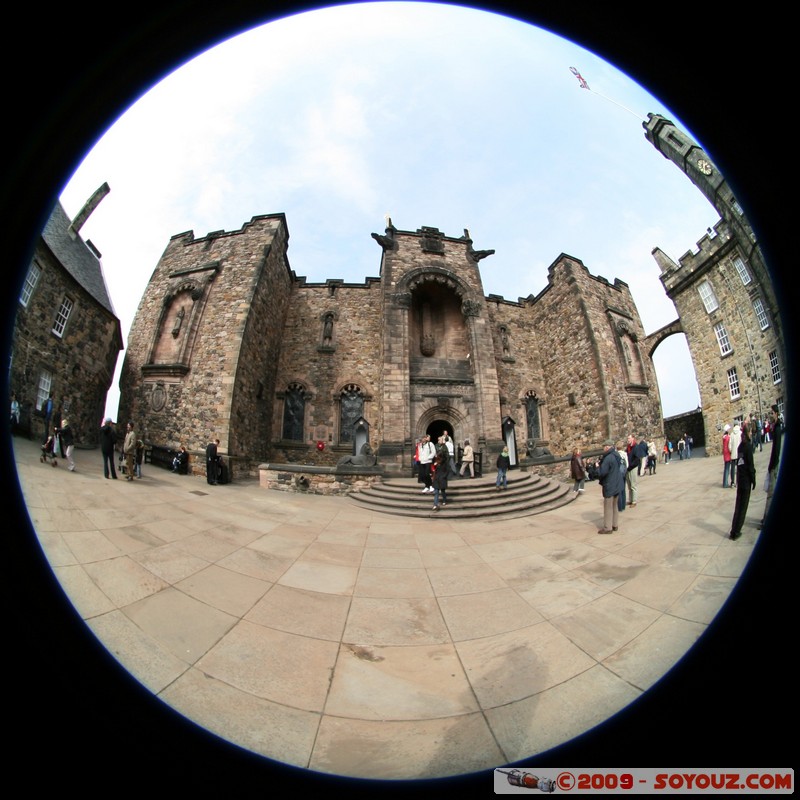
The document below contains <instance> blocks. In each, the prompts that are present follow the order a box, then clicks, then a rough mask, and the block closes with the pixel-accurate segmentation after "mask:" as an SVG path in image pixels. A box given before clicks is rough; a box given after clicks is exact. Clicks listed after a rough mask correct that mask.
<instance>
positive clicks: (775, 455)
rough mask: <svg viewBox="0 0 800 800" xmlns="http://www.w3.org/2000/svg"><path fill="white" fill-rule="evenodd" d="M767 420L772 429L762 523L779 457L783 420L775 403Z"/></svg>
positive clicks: (775, 477)
mask: <svg viewBox="0 0 800 800" xmlns="http://www.w3.org/2000/svg"><path fill="white" fill-rule="evenodd" d="M769 422H770V430H771V431H772V451H771V452H770V454H769V464H768V465H767V500H766V503H765V504H764V518H763V519H762V521H761V524H762V525H763V524H764V522H766V521H767V512H768V511H769V506H770V503H772V495H773V493H774V492H775V482H776V481H777V480H778V465H779V463H780V458H781V444H782V441H783V420H782V419H781V416H780V412H779V411H778V406H777V405H773V406H772V410H771V413H770V417H769Z"/></svg>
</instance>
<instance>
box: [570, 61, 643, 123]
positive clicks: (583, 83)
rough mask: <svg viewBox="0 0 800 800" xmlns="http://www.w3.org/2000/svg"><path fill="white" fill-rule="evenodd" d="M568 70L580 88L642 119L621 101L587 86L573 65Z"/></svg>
mask: <svg viewBox="0 0 800 800" xmlns="http://www.w3.org/2000/svg"><path fill="white" fill-rule="evenodd" d="M569 71H570V72H571V73H572V74H573V75H574V76H575V77H576V78H577V79H578V84H579V85H580V87H581V89H586V91H587V92H591V93H592V94H596V95H597V96H598V97H602V98H603V100H608V102H609V103H613V104H614V105H615V106H619V108H621V109H622V110H623V111H627V112H628V113H629V114H631V115H632V116H634V117H636V119H639V120H640V119H642V117H641V115H639V114H637V113H636V112H635V111H631V110H630V109H629V108H627V106H624V105H622V103H618V102H617V101H616V100H612V99H611V98H610V97H606V96H605V95H604V94H600V92H595V91H593V90H592V89H590V88H589V84H588V83H587V82H586V80H585V78H584V77H583V75H581V74H580V72H578V70H577V69H575V67H570V68H569Z"/></svg>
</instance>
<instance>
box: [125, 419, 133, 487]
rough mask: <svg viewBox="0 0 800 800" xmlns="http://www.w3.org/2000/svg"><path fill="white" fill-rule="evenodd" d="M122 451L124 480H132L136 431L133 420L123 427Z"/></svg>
mask: <svg viewBox="0 0 800 800" xmlns="http://www.w3.org/2000/svg"><path fill="white" fill-rule="evenodd" d="M122 453H123V455H124V456H125V480H127V481H132V480H133V470H134V461H135V460H136V431H135V430H134V429H133V422H129V423H128V424H127V425H126V427H125V440H124V441H123V443H122Z"/></svg>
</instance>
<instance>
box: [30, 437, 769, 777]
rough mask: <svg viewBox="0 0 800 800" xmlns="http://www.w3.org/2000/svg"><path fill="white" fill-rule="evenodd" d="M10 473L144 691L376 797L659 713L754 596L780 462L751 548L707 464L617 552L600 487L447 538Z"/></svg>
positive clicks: (95, 476) (103, 636)
mask: <svg viewBox="0 0 800 800" xmlns="http://www.w3.org/2000/svg"><path fill="white" fill-rule="evenodd" d="M14 454H15V460H16V464H17V470H18V474H19V480H20V484H21V487H22V490H23V495H24V497H25V500H26V503H27V507H28V511H29V515H30V517H31V520H32V522H33V524H34V527H35V530H36V533H37V535H38V537H39V540H40V543H41V546H42V548H43V550H44V552H45V554H46V556H47V558H48V560H49V562H50V564H51V566H52V568H53V570H54V572H55V574H56V575H57V577H58V579H59V581H60V582H61V584H62V586H63V588H64V590H65V591H66V593H67V595H68V596H69V598H70V599H71V601H72V603H73V604H74V606H75V607H76V609H77V610H78V612H79V613H80V615H81V616H82V618H83V619H84V620H85V622H86V624H87V625H88V626H89V628H90V629H91V630H92V631H93V632H94V633H95V634H96V635H97V637H98V638H99V639H100V641H101V642H103V644H104V645H105V647H106V648H107V649H108V650H109V652H111V653H112V654H113V655H114V657H115V658H116V659H118V660H119V661H120V662H121V663H122V665H124V667H125V668H126V669H127V670H128V671H129V672H130V673H131V674H132V675H133V676H134V677H135V678H136V679H137V680H138V681H139V682H141V683H142V684H143V685H144V686H146V687H147V688H148V689H149V690H150V691H151V692H152V693H153V694H155V695H157V696H158V697H159V698H161V699H162V700H163V701H164V702H166V703H167V704H168V705H169V706H171V707H172V708H174V709H175V710H177V711H178V712H179V713H180V714H182V715H184V716H185V717H187V718H189V719H191V720H193V721H194V722H196V723H198V724H199V725H201V726H203V727H204V728H206V729H207V730H209V731H211V732H212V733H214V734H216V735H218V736H220V737H222V738H223V739H225V740H227V741H229V742H232V743H234V744H236V745H238V746H241V747H243V748H245V749H247V750H249V751H252V752H254V753H257V754H260V755H263V756H267V757H269V758H272V759H276V760H278V761H280V762H282V763H285V764H290V765H295V766H300V767H307V768H310V769H313V770H316V771H319V772H322V773H329V774H332V775H339V776H350V777H359V778H376V779H420V778H437V777H448V776H454V775H460V774H465V773H470V772H475V771H479V770H486V769H492V768H494V767H496V766H502V765H503V764H506V763H509V762H514V761H520V760H522V759H525V758H529V757H531V756H534V755H536V754H537V753H541V752H543V751H545V750H547V749H549V748H551V747H554V746H556V745H558V744H561V743H563V742H567V741H569V740H571V739H572V738H574V737H575V736H577V735H579V734H581V733H583V732H585V731H587V730H589V729H590V728H592V727H594V726H595V725H597V724H599V723H601V722H603V721H605V720H606V719H608V718H609V717H610V716H612V715H613V714H615V713H616V712H617V711H619V710H621V709H623V708H624V707H626V706H627V705H628V704H630V703H631V702H632V701H634V700H635V699H637V697H639V696H640V695H641V694H642V693H643V692H646V691H647V689H648V688H649V687H650V686H652V685H653V684H654V683H655V682H656V681H658V680H659V678H661V677H662V676H663V675H664V674H665V673H666V672H667V671H668V670H669V669H670V668H671V667H672V666H673V665H674V664H675V663H676V662H677V661H678V660H679V659H680V658H681V657H682V656H683V655H684V654H685V653H686V651H687V650H688V649H689V648H691V647H692V645H693V643H694V642H695V641H696V640H697V639H698V637H700V635H701V634H702V633H703V632H704V631H705V629H706V627H707V626H708V625H709V623H710V622H711V621H712V620H713V618H714V616H715V615H716V614H717V612H718V611H719V609H720V608H721V606H722V605H723V604H724V602H725V600H726V599H727V597H728V595H729V594H730V592H731V590H732V589H733V587H734V586H735V584H736V582H737V579H738V578H739V576H740V575H741V573H742V570H743V569H744V567H745V564H746V563H747V561H748V558H749V557H750V554H751V552H752V550H753V546H754V544H755V543H756V540H757V539H758V536H759V525H758V521H760V520H761V517H762V515H763V508H764V498H765V494H764V492H763V490H762V489H761V484H762V478H763V474H764V469H765V468H766V464H767V461H768V458H769V453H768V452H767V450H765V451H763V452H761V453H756V466H757V470H758V474H759V476H760V478H759V485H758V488H757V489H756V491H754V492H753V495H752V497H751V502H750V509H749V512H748V518H747V524H746V525H745V528H744V532H743V535H742V537H741V539H739V540H738V541H736V542H732V541H730V540H729V539H728V532H729V529H730V521H731V517H732V513H733V504H734V498H735V492H734V491H731V490H730V489H727V490H726V489H722V487H721V478H722V464H721V460H719V459H716V458H704V457H703V456H702V452H699V453H698V452H695V454H694V455H693V457H692V458H691V459H688V460H684V461H676V460H674V459H673V461H672V463H671V464H669V465H661V464H660V465H659V466H658V469H657V473H656V475H654V476H650V475H645V476H643V477H641V478H640V480H639V497H638V500H639V502H638V504H637V506H636V508H628V509H626V511H625V512H623V514H622V515H621V518H620V529H619V531H618V532H616V533H613V534H611V535H608V536H598V535H597V533H596V531H597V528H598V524H599V523H600V522H601V520H602V500H601V497H600V490H599V487H598V485H597V484H596V483H591V482H590V483H587V485H586V492H585V493H584V494H583V495H581V496H580V497H579V498H577V499H576V500H575V502H572V503H570V504H568V505H566V506H563V507H561V508H558V509H555V510H553V511H549V512H547V513H544V514H539V515H536V516H533V517H528V518H520V519H511V520H495V519H488V520H463V519H453V520H447V519H440V518H437V519H433V520H431V519H426V518H419V519H418V518H408V517H402V516H396V517H395V516H392V515H387V514H385V513H377V512H372V511H369V510H366V509H361V508H358V507H356V506H355V505H354V504H353V503H351V502H348V501H347V500H346V499H344V498H329V497H323V496H319V495H304V494H297V495H295V494H290V493H286V492H277V491H270V490H267V489H262V488H260V487H259V486H258V482H257V481H256V480H252V481H242V482H236V483H232V484H228V485H225V486H207V485H206V484H205V482H201V481H202V479H201V478H197V477H194V476H179V475H175V474H172V473H170V472H168V471H167V470H164V469H160V468H158V467H153V466H148V465H146V466H145V471H144V473H143V477H142V479H141V480H136V481H134V482H128V481H123V480H117V481H113V480H106V479H104V477H103V474H102V458H101V455H100V453H99V451H78V452H77V454H76V463H77V471H76V472H74V473H73V472H68V471H67V470H66V469H62V468H61V466H60V465H59V467H58V468H52V467H51V466H50V465H49V464H42V463H41V462H40V460H39V447H38V444H37V443H35V442H29V441H27V440H22V439H15V440H14ZM564 479H565V481H566V480H568V476H566V475H565V476H564ZM676 499H679V502H676ZM419 502H420V504H428V503H429V500H428V498H426V497H420V500H419Z"/></svg>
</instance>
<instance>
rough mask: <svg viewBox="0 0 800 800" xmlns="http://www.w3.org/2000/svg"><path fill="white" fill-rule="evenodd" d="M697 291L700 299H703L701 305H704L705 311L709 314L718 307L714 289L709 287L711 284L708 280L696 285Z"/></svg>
mask: <svg viewBox="0 0 800 800" xmlns="http://www.w3.org/2000/svg"><path fill="white" fill-rule="evenodd" d="M697 291H698V292H700V299H701V300H702V301H703V305H704V306H705V307H706V311H707V312H708V313H709V314H710V313H711V312H712V311H716V310H717V309H718V308H719V303H718V302H717V296H716V295H715V294H714V290H713V289H712V288H711V284H710V283H709V282H708V281H703V282H702V283H701V284H700V285H699V286H698V287H697Z"/></svg>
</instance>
